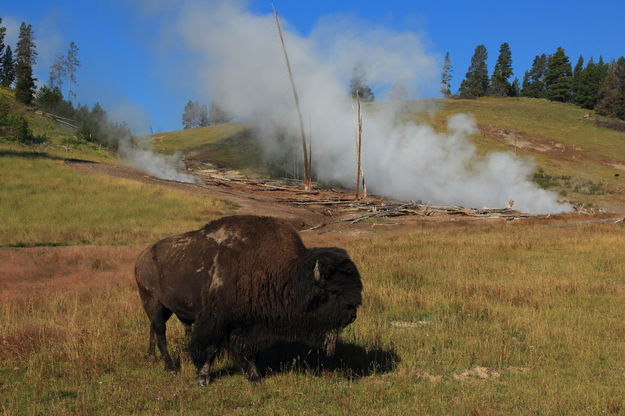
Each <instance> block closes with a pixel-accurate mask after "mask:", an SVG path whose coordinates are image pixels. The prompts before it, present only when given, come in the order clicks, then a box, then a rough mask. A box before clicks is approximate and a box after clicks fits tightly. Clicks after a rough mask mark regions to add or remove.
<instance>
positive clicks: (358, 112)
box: [356, 90, 362, 199]
mask: <svg viewBox="0 0 625 416" xmlns="http://www.w3.org/2000/svg"><path fill="white" fill-rule="evenodd" d="M361 145H362V110H361V108H360V94H359V92H358V90H356V199H360V175H361V174H362V168H361V167H360V150H361Z"/></svg>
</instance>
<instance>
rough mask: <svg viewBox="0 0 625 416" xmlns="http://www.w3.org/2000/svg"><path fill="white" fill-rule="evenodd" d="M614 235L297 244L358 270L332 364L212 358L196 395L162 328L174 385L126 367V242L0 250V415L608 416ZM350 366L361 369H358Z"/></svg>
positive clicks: (618, 297)
mask: <svg viewBox="0 0 625 416" xmlns="http://www.w3.org/2000/svg"><path fill="white" fill-rule="evenodd" d="M372 229H373V228H372ZM375 229H379V227H377V228H375ZM180 231H182V230H180ZM622 233H623V229H622V226H618V225H596V226H580V227H562V228H560V227H553V226H550V225H532V224H527V223H521V224H518V223H499V222H498V223H489V224H485V223H467V224H421V225H417V226H414V227H411V228H402V229H400V230H397V231H387V232H379V233H371V234H368V233H365V234H361V237H358V238H354V237H347V236H346V235H344V234H333V233H331V234H325V235H322V236H306V239H307V244H308V245H327V244H337V245H340V246H342V247H345V248H346V249H348V251H349V252H350V253H351V255H352V257H353V258H354V261H355V262H356V264H357V265H358V267H359V269H360V271H361V273H362V277H363V281H364V286H365V291H364V303H363V306H362V308H361V309H360V311H359V317H358V319H357V320H356V322H355V323H354V324H353V325H352V326H351V327H349V328H348V329H347V330H346V331H345V332H344V334H343V335H342V340H343V343H344V344H343V346H342V348H340V349H339V357H340V358H341V359H343V361H344V364H343V366H339V367H338V369H337V368H334V369H333V370H325V371H321V372H317V371H315V368H314V365H313V367H312V368H307V367H306V366H299V367H298V366H295V367H292V366H291V365H290V363H289V362H287V363H286V366H287V367H288V368H289V369H287V370H286V371H277V372H275V373H273V374H271V375H270V376H269V377H267V378H266V379H265V380H264V381H263V382H262V383H261V384H260V385H258V386H254V385H250V384H249V383H248V382H247V381H245V380H244V378H243V377H242V376H241V375H240V374H238V373H237V372H236V371H235V372H230V371H228V369H229V368H230V365H229V363H228V361H227V360H222V361H221V362H220V364H219V366H218V369H217V370H218V371H221V373H220V376H219V377H217V379H216V380H215V382H214V383H213V384H212V385H210V386H208V387H207V388H200V387H197V386H195V384H194V372H193V369H192V366H191V364H190V362H189V361H188V360H186V359H185V354H184V336H183V331H182V327H181V325H179V324H178V323H177V322H175V319H172V320H171V321H170V328H171V330H170V332H169V335H170V336H169V339H170V343H171V345H172V346H173V348H172V349H173V351H174V354H176V355H179V356H181V357H182V372H181V374H180V375H179V376H172V375H170V374H168V373H166V372H165V371H164V369H163V366H162V363H160V362H158V363H152V362H149V361H145V360H144V358H143V354H144V353H145V350H146V348H147V334H148V332H147V329H148V328H147V319H146V317H145V316H144V313H143V311H142V309H141V306H140V302H139V299H138V295H137V293H136V288H135V286H134V282H133V278H132V272H131V269H132V264H133V261H134V258H135V256H136V255H137V253H138V251H139V250H140V248H141V247H132V248H130V247H40V248H29V249H2V250H0V327H1V328H3V330H2V334H1V335H0V396H1V397H2V401H1V402H0V408H1V409H2V410H3V412H4V414H6V415H18V414H19V415H22V414H24V415H26V414H28V415H33V414H46V415H57V414H58V415H61V414H103V415H108V414H120V415H126V414H128V415H131V414H159V415H160V414H184V415H195V414H197V415H199V414H241V415H251V414H256V415H274V414H285V415H290V414H306V415H327V414H336V415H339V414H341V415H342V414H366V415H369V414H370V415H379V414H381V415H391V414H392V415H397V414H432V415H439V414H440V415H452V414H453V415H456V414H457V415H466V414H475V415H500V414H505V415H515V414H518V415H529V414H543V415H562V414H584V415H592V414H597V415H598V414H623V413H624V412H625V361H624V359H623V358H624V357H625V343H624V342H623V336H624V335H625V320H623V300H624V295H625V264H624V262H623V261H622V254H621V253H622V252H623V250H624V249H625V240H624V239H623V238H622ZM398 322H399V323H400V324H399V325H396V324H394V323H398ZM363 351H365V353H363ZM367 351H368V352H367ZM356 356H358V357H356ZM358 360H364V361H365V362H364V365H363V363H362V362H358ZM309 365H310V364H309ZM367 365H373V366H376V365H377V366H378V367H377V371H371V370H366V371H361V370H362V368H361V367H363V366H364V367H367ZM359 371H360V373H359ZM350 375H351V376H350Z"/></svg>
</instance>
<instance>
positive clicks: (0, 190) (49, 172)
mask: <svg viewBox="0 0 625 416" xmlns="http://www.w3.org/2000/svg"><path fill="white" fill-rule="evenodd" d="M0 93H1V94H0V100H4V102H8V103H9V104H10V106H11V112H14V113H21V114H24V116H25V117H26V119H27V120H28V124H29V127H30V129H31V130H32V132H33V135H45V137H46V138H47V141H46V142H45V143H42V144H38V145H31V146H28V145H25V144H22V143H19V142H18V141H14V140H9V139H6V138H0V177H1V178H2V181H0V195H1V196H2V197H1V200H2V203H1V204H0V217H1V218H2V221H1V222H0V247H29V246H57V245H75V244H79V245H83V244H128V243H137V242H148V241H153V240H154V239H156V238H159V237H163V236H166V235H169V234H172V233H174V232H175V231H177V230H179V229H187V228H193V227H197V226H199V225H201V224H204V223H206V221H209V220H210V219H213V218H216V217H217V216H219V215H223V214H224V213H226V212H230V211H231V210H233V209H234V205H233V204H230V203H225V202H222V201H219V200H215V199H213V198H206V197H201V196H198V195H192V194H191V195H190V194H188V193H185V192H182V191H176V190H171V189H163V188H161V187H158V186H151V185H146V184H141V183H137V181H135V180H129V178H128V179H127V178H111V177H103V176H100V175H93V174H87V173H84V172H83V171H80V170H77V169H76V168H74V167H72V166H74V165H78V166H81V165H103V166H111V167H112V168H116V167H117V165H116V163H117V158H116V157H115V155H113V154H112V153H111V152H110V151H108V150H106V149H104V148H102V147H100V146H98V145H97V144H94V143H89V142H85V141H81V140H79V139H77V138H76V136H75V131H74V130H73V129H72V128H69V127H67V126H65V125H63V124H60V123H58V122H56V121H54V119H53V118H52V117H51V116H50V115H46V114H44V113H42V112H39V111H36V110H34V109H33V108H31V107H27V106H24V105H22V104H19V103H17V102H16V101H15V100H14V99H13V94H12V91H10V90H6V89H0ZM163 219H167V221H163Z"/></svg>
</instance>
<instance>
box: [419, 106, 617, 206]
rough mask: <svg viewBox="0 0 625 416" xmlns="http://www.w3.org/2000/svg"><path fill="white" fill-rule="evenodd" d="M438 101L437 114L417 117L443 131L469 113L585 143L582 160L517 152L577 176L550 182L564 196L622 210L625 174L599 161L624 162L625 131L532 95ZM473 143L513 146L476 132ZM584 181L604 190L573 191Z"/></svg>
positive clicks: (552, 170) (483, 121)
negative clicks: (450, 121)
mask: <svg viewBox="0 0 625 416" xmlns="http://www.w3.org/2000/svg"><path fill="white" fill-rule="evenodd" d="M440 103H441V104H442V105H441V108H440V110H439V111H438V112H437V113H436V114H435V115H434V116H433V117H429V116H427V115H419V116H418V117H417V119H418V120H424V121H427V122H430V123H433V124H434V125H435V126H437V128H438V129H439V130H444V126H445V123H446V120H447V118H448V117H449V116H450V115H452V114H456V113H467V114H471V115H473V116H474V117H475V119H476V121H477V123H478V124H479V125H480V126H484V127H497V128H500V129H510V130H512V131H516V132H523V133H527V134H530V135H533V136H540V137H542V138H545V139H546V140H549V139H552V140H555V141H558V142H562V143H565V144H569V145H576V146H580V147H582V148H583V149H584V150H583V153H584V160H581V161H580V160H573V159H566V158H556V157H551V156H549V155H545V154H541V153H538V152H535V151H530V150H526V149H518V150H517V153H518V154H519V155H520V156H521V157H527V158H531V159H533V160H534V161H535V162H536V167H537V169H542V170H543V171H544V172H545V174H547V175H550V176H554V177H560V176H570V177H571V178H572V179H573V180H572V181H569V182H572V183H570V184H569V185H566V184H564V183H556V184H553V185H552V186H551V188H552V189H554V190H556V191H560V192H561V194H563V195H564V196H565V197H566V198H565V199H572V200H576V201H582V202H590V203H595V204H597V205H599V206H606V207H608V208H610V207H614V208H615V209H617V210H619V211H621V210H623V209H625V184H624V183H623V178H622V176H625V175H624V172H623V171H619V170H617V169H615V168H613V167H609V166H605V165H603V164H601V163H600V162H601V161H622V162H625V134H624V133H621V132H617V131H615V130H610V129H606V128H602V127H596V126H595V125H594V122H593V121H592V120H587V119H584V115H585V114H587V113H588V112H589V111H588V110H585V109H582V108H579V107H576V106H574V105H571V104H562V103H555V102H551V101H547V100H541V99H533V98H508V99H497V98H481V99H478V100H440ZM473 142H474V143H475V144H476V145H477V146H478V149H480V150H481V151H483V152H487V151H501V150H504V151H510V150H513V148H512V147H511V146H508V145H505V144H502V143H499V142H496V141H495V140H493V139H492V138H489V137H488V136H486V137H484V136H482V135H476V136H474V137H473ZM615 174H618V176H615ZM561 182H562V181H561ZM586 182H592V183H594V184H597V185H599V186H600V187H601V189H603V190H604V191H605V194H603V192H600V193H598V194H595V195H592V194H591V195H589V194H588V192H585V193H584V192H581V193H580V192H576V191H575V184H576V183H586Z"/></svg>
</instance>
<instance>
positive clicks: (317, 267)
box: [314, 260, 321, 282]
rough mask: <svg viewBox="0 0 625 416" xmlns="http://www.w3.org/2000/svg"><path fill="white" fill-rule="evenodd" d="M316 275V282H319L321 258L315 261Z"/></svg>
mask: <svg viewBox="0 0 625 416" xmlns="http://www.w3.org/2000/svg"><path fill="white" fill-rule="evenodd" d="M314 275H315V282H318V281H319V280H321V272H320V271H319V260H317V262H316V263H315V270H314Z"/></svg>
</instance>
